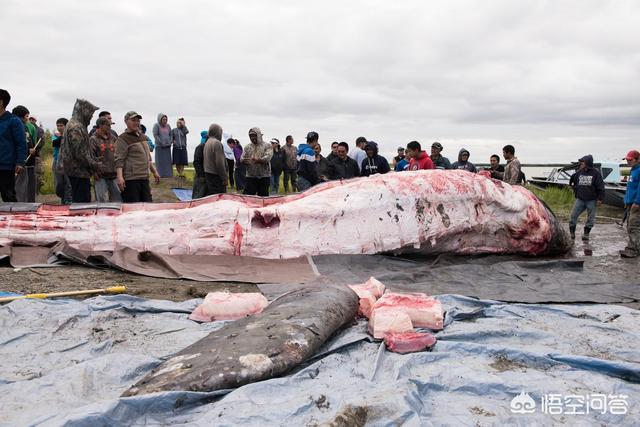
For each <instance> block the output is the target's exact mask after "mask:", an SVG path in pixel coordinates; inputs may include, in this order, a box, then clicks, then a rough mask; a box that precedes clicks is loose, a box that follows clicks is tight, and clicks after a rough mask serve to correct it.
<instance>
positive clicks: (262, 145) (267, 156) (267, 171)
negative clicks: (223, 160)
mask: <svg viewBox="0 0 640 427" xmlns="http://www.w3.org/2000/svg"><path fill="white" fill-rule="evenodd" d="M251 133H255V134H256V135H257V137H258V142H257V143H256V144H254V143H253V142H250V143H249V144H247V145H246V146H245V147H244V151H243V152H242V157H241V158H240V159H241V161H244V160H249V159H259V160H262V162H261V163H247V164H246V166H247V173H246V177H247V178H270V177H271V156H272V155H273V149H272V148H271V144H267V143H266V142H264V141H263V140H262V132H261V131H260V129H259V128H251V130H249V134H251Z"/></svg>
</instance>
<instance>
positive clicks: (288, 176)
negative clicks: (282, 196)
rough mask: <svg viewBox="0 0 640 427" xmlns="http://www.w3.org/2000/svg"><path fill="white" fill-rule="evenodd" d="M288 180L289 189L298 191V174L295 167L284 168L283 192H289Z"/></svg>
mask: <svg viewBox="0 0 640 427" xmlns="http://www.w3.org/2000/svg"><path fill="white" fill-rule="evenodd" d="M289 181H291V191H298V182H297V181H298V174H297V173H296V171H295V169H285V170H284V179H283V184H284V192H285V193H288V192H289Z"/></svg>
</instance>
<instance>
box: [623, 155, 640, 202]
mask: <svg viewBox="0 0 640 427" xmlns="http://www.w3.org/2000/svg"><path fill="white" fill-rule="evenodd" d="M624 204H625V205H628V206H631V205H640V163H638V164H636V165H635V166H634V167H632V168H631V172H630V173H629V180H628V181H627V191H626V192H625V193H624Z"/></svg>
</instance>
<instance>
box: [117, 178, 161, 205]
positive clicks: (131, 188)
mask: <svg viewBox="0 0 640 427" xmlns="http://www.w3.org/2000/svg"><path fill="white" fill-rule="evenodd" d="M122 202H123V203H140V202H145V203H151V202H153V199H152V198H151V187H149V180H148V179H131V180H128V181H125V182H124V191H123V192H122Z"/></svg>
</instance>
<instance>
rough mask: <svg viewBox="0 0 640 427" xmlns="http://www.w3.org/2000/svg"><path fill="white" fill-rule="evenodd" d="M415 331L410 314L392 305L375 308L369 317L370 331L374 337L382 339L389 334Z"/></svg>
mask: <svg viewBox="0 0 640 427" xmlns="http://www.w3.org/2000/svg"><path fill="white" fill-rule="evenodd" d="M411 331H413V324H412V323H411V318H410V317H409V315H408V314H407V313H406V312H405V311H403V310H398V309H396V308H392V307H384V308H377V309H374V310H373V312H372V314H371V318H370V319H369V333H370V334H371V335H373V337H374V338H377V339H382V338H384V337H385V336H386V335H387V334H391V333H402V332H411Z"/></svg>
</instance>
